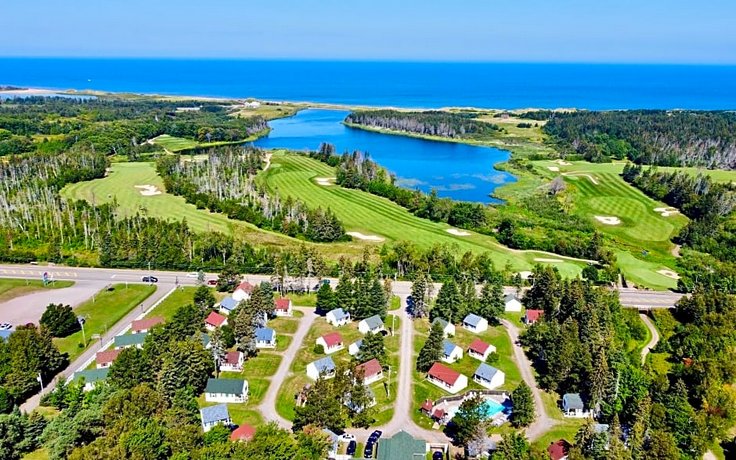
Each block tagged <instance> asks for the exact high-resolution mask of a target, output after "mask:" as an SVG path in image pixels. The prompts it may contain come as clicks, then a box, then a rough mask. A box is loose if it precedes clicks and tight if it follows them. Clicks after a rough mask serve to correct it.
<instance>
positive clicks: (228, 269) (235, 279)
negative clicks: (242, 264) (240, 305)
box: [217, 264, 240, 292]
mask: <svg viewBox="0 0 736 460" xmlns="http://www.w3.org/2000/svg"><path fill="white" fill-rule="evenodd" d="M239 283H240V274H239V273H238V272H237V270H236V269H235V267H234V266H233V265H230V264H227V265H225V268H223V269H222V272H220V275H219V276H218V277H217V290H218V291H219V292H233V291H234V290H235V288H236V287H237V286H238V284H239Z"/></svg>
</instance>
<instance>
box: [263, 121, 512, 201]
mask: <svg viewBox="0 0 736 460" xmlns="http://www.w3.org/2000/svg"><path fill="white" fill-rule="evenodd" d="M347 114H348V112H345V111H341V110H322V109H308V110H302V111H300V112H299V113H298V114H296V115H295V116H293V117H290V118H281V119H278V120H273V121H270V122H269V125H270V126H271V128H272V130H271V133H270V134H269V135H268V136H267V137H263V138H261V139H258V140H257V141H256V142H255V143H254V144H255V145H256V146H258V147H264V148H287V149H292V150H316V149H317V148H319V145H320V143H322V142H328V143H331V144H334V145H335V148H336V149H337V152H338V153H343V152H345V151H350V152H352V151H353V150H360V151H362V152H365V153H368V154H369V155H370V157H371V158H372V159H373V160H374V161H376V162H377V163H378V164H380V165H381V166H383V167H384V168H386V169H388V170H389V171H390V172H391V173H393V174H395V175H396V178H397V184H398V185H401V186H403V187H407V188H412V189H413V188H419V189H420V190H422V191H424V192H429V191H430V190H432V189H435V190H437V194H438V195H439V196H443V197H450V198H453V199H456V200H463V201H475V202H482V203H491V202H496V201H497V200H494V199H493V198H491V197H490V194H491V193H492V192H493V190H494V189H495V188H496V187H498V186H500V185H503V184H506V183H509V182H513V181H514V180H515V179H514V176H512V175H511V174H508V173H506V172H503V171H497V170H495V169H494V168H493V165H494V164H496V163H499V162H503V161H506V160H507V159H508V157H509V153H508V152H506V151H503V150H499V149H496V148H493V147H479V146H472V145H466V144H458V143H455V142H438V141H427V140H423V139H417V138H412V137H405V136H394V135H390V134H380V133H375V132H370V131H364V130H362V129H355V128H348V127H347V126H345V125H343V124H342V121H343V120H344V119H345V117H346V116H347Z"/></svg>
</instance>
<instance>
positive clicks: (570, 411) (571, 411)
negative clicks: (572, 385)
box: [562, 393, 588, 418]
mask: <svg viewBox="0 0 736 460" xmlns="http://www.w3.org/2000/svg"><path fill="white" fill-rule="evenodd" d="M562 412H563V413H564V415H565V417H575V418H582V417H587V416H588V412H587V411H586V410H585V404H584V403H583V398H581V397H580V394H578V393H566V394H565V395H563V396H562Z"/></svg>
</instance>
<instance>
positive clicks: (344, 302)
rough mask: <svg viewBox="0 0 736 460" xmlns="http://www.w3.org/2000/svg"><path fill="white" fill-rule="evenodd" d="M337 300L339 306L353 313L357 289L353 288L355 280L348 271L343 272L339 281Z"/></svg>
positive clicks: (336, 290)
mask: <svg viewBox="0 0 736 460" xmlns="http://www.w3.org/2000/svg"><path fill="white" fill-rule="evenodd" d="M335 301H336V302H337V305H338V307H340V308H342V309H343V310H345V311H346V312H348V313H350V314H351V315H352V314H353V313H354V312H355V290H354V289H353V281H352V280H351V279H350V276H349V275H348V274H347V273H345V274H343V275H342V276H341V277H340V280H339V282H338V283H337V287H336V288H335Z"/></svg>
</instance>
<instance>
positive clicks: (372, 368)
mask: <svg viewBox="0 0 736 460" xmlns="http://www.w3.org/2000/svg"><path fill="white" fill-rule="evenodd" d="M358 369H363V371H364V373H363V377H365V378H368V377H373V376H374V375H378V374H380V373H381V372H383V367H381V363H380V362H378V360H377V359H376V358H373V359H371V360H370V361H367V362H365V363H363V364H359V365H358V366H356V367H355V370H356V371H357V370H358Z"/></svg>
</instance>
